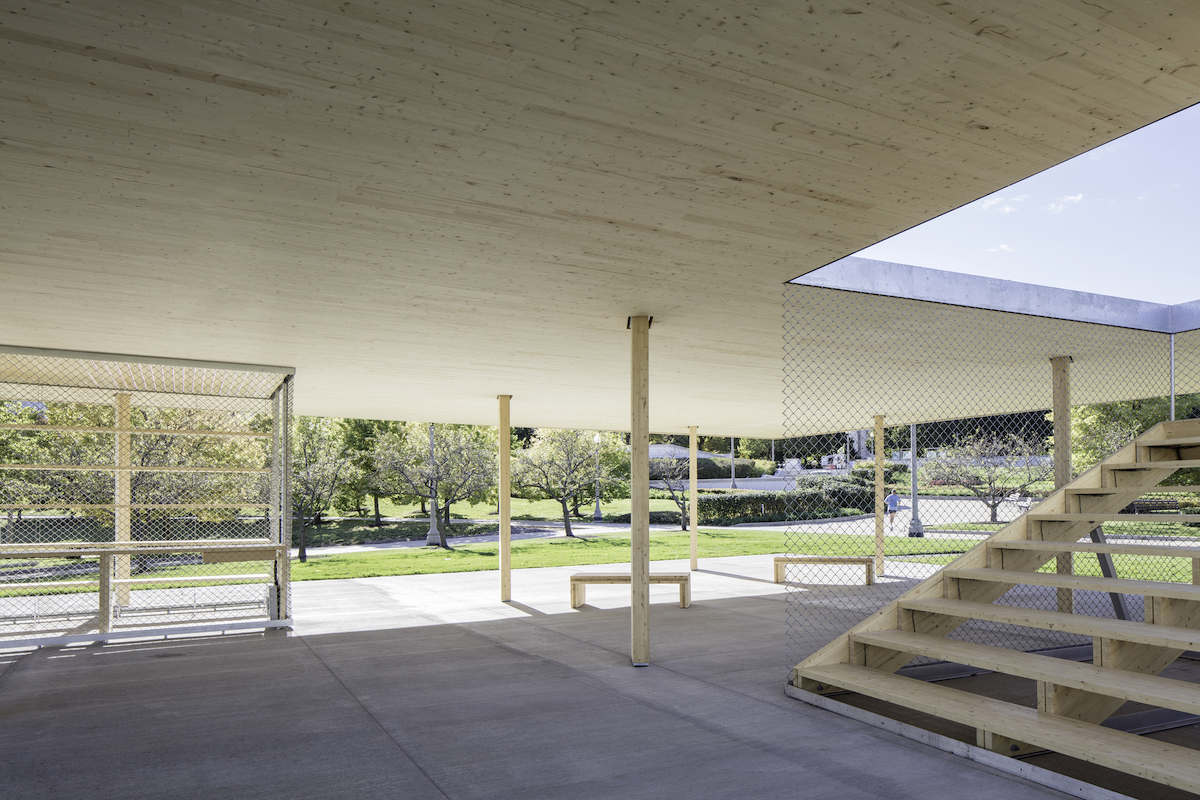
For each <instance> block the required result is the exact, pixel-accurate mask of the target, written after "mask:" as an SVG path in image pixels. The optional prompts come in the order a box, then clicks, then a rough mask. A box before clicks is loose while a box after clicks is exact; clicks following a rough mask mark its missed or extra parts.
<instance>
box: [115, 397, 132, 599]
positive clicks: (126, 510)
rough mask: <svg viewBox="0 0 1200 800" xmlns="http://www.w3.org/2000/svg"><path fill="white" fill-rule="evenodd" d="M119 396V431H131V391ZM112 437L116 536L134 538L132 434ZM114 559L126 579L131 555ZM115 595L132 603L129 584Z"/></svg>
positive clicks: (120, 577) (123, 539)
mask: <svg viewBox="0 0 1200 800" xmlns="http://www.w3.org/2000/svg"><path fill="white" fill-rule="evenodd" d="M116 400H117V402H116V420H115V425H116V428H117V430H119V431H128V430H129V428H130V424H131V419H130V407H129V393H128V392H119V393H118V394H117V398H116ZM113 438H114V439H115V440H116V446H115V452H114V453H113V458H114V461H115V462H116V466H117V470H116V473H115V474H116V487H115V489H116V490H115V491H114V492H113V502H114V503H116V506H117V507H116V509H115V510H114V512H113V526H114V528H115V529H116V536H115V538H116V540H117V541H118V542H128V541H129V540H130V539H131V538H132V531H133V524H132V522H133V520H132V518H131V515H132V514H133V510H132V509H130V507H129V505H130V503H132V502H133V501H132V499H131V498H132V488H131V487H132V481H133V473H132V472H130V471H129V467H130V466H132V465H133V453H132V452H131V446H130V434H128V433H118V434H116V435H115V436H114V437H113ZM115 561H116V565H115V566H116V569H115V572H116V575H115V577H116V578H117V579H118V580H127V579H128V578H129V556H128V555H119V556H115ZM116 595H117V597H116V602H117V605H118V606H127V605H129V584H127V583H121V584H117V592H116Z"/></svg>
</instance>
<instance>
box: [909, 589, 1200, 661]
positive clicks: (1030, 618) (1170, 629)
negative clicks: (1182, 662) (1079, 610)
mask: <svg viewBox="0 0 1200 800" xmlns="http://www.w3.org/2000/svg"><path fill="white" fill-rule="evenodd" d="M899 603H900V606H901V608H906V609H910V610H912V611H924V612H927V613H930V614H944V615H946V616H951V617H964V618H968V619H979V620H986V621H989V622H1001V623H1007V624H1009V625H1021V626H1024V627H1027V628H1039V629H1041V630H1047V631H1065V632H1067V633H1076V634H1079V635H1081V636H1100V637H1103V638H1106V639H1119V640H1121V641H1126V642H1135V643H1138V644H1148V645H1151V646H1153V647H1170V648H1174V649H1179V650H1197V649H1200V630H1192V629H1190V628H1179V627H1175V626H1173V625H1154V624H1151V623H1146V622H1131V621H1129V620H1122V619H1109V618H1107V617H1088V616H1084V615H1083V614H1065V613H1062V612H1060V611H1043V610H1041V609H1037V608H1020V607H1018V606H1005V605H999V604H996V603H977V602H974V601H971V600H949V599H946V598H930V599H928V600H905V599H903V598H901V599H900V601H899Z"/></svg>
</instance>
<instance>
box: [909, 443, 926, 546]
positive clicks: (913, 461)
mask: <svg viewBox="0 0 1200 800" xmlns="http://www.w3.org/2000/svg"><path fill="white" fill-rule="evenodd" d="M908 449H909V453H908V473H909V475H910V476H911V477H912V519H911V520H909V523H908V535H909V536H912V537H914V538H920V537H924V536H925V527H924V526H923V525H922V524H921V516H920V514H918V513H917V426H916V425H910V426H908Z"/></svg>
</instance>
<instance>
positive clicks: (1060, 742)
mask: <svg viewBox="0 0 1200 800" xmlns="http://www.w3.org/2000/svg"><path fill="white" fill-rule="evenodd" d="M797 671H798V672H799V673H800V675H802V676H803V677H805V678H809V679H811V680H815V681H818V682H822V683H826V684H828V685H831V686H837V687H840V688H843V689H850V690H853V691H856V692H859V693H860V694H865V695H868V696H870V697H874V698H877V699H879V700H883V701H885V702H889V703H894V704H896V705H899V706H903V707H905V708H911V709H914V710H917V711H921V712H924V713H926V714H932V715H933V716H936V717H940V718H942V719H949V720H952V721H954V722H958V723H960V724H963V725H970V726H972V727H975V728H982V729H984V730H989V731H991V732H993V733H996V734H999V735H1001V736H1005V737H1008V738H1011V739H1015V740H1017V741H1023V742H1028V743H1030V744H1032V745H1035V746H1037V747H1045V748H1047V749H1049V750H1053V751H1055V752H1058V753H1062V754H1063V755H1067V756H1071V757H1072V758H1077V759H1080V760H1082V761H1087V762H1090V763H1093V764H1100V765H1102V766H1116V767H1117V768H1118V769H1121V770H1123V771H1125V772H1129V773H1131V774H1134V775H1138V776H1140V777H1143V778H1148V779H1150V780H1154V781H1158V782H1159V783H1165V784H1167V785H1169V786H1175V787H1178V788H1180V789H1184V790H1186V791H1190V792H1200V757H1198V756H1200V754H1198V753H1197V751H1195V750H1192V749H1190V748H1186V747H1180V746H1179V745H1173V744H1168V743H1165V742H1161V741H1157V740H1153V739H1144V738H1141V737H1138V736H1136V735H1133V734H1129V733H1122V732H1120V731H1114V730H1112V729H1110V728H1103V727H1101V726H1099V725H1092V724H1089V723H1086V722H1079V721H1078V720H1073V719H1067V718H1064V717H1056V716H1053V715H1051V714H1042V713H1038V711H1037V710H1036V709H1032V708H1025V707H1023V706H1017V705H1013V704H1012V703H1007V702H1005V701H1003V700H996V699H993V698H990V697H983V696H980V695H976V694H971V693H970V692H964V691H962V690H960V689H951V688H949V687H947V686H939V685H937V684H929V683H924V682H922V681H918V680H914V679H912V678H905V677H902V676H899V675H894V674H891V673H887V672H880V671H878V670H873V669H868V668H867V667H860V666H857V665H854V664H833V665H827V666H813V667H805V666H803V665H801V666H799V667H797ZM1117 765H1119V766H1117Z"/></svg>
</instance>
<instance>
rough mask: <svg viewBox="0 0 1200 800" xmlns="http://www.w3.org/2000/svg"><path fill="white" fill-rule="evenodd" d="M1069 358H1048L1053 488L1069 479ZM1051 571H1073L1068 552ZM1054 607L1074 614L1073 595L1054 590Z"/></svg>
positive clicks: (1069, 592) (1055, 562)
mask: <svg viewBox="0 0 1200 800" xmlns="http://www.w3.org/2000/svg"><path fill="white" fill-rule="evenodd" d="M1071 361H1072V359H1071V357H1070V356H1055V357H1054V358H1051V359H1050V365H1051V367H1052V369H1053V373H1052V377H1051V381H1052V384H1053V400H1052V402H1053V406H1052V408H1051V410H1052V411H1053V415H1054V488H1055V490H1058V489H1061V488H1063V487H1064V486H1066V485H1067V484H1068V483H1070V482H1071ZM1054 571H1055V572H1057V573H1059V574H1061V575H1070V574H1072V573H1073V572H1074V563H1073V560H1072V555H1071V553H1062V554H1061V555H1059V556H1057V557H1056V558H1055V561H1054ZM1057 598H1058V604H1057V605H1058V610H1059V611H1060V612H1062V613H1063V614H1073V613H1075V595H1074V593H1073V592H1072V590H1070V589H1058V590H1057Z"/></svg>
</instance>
